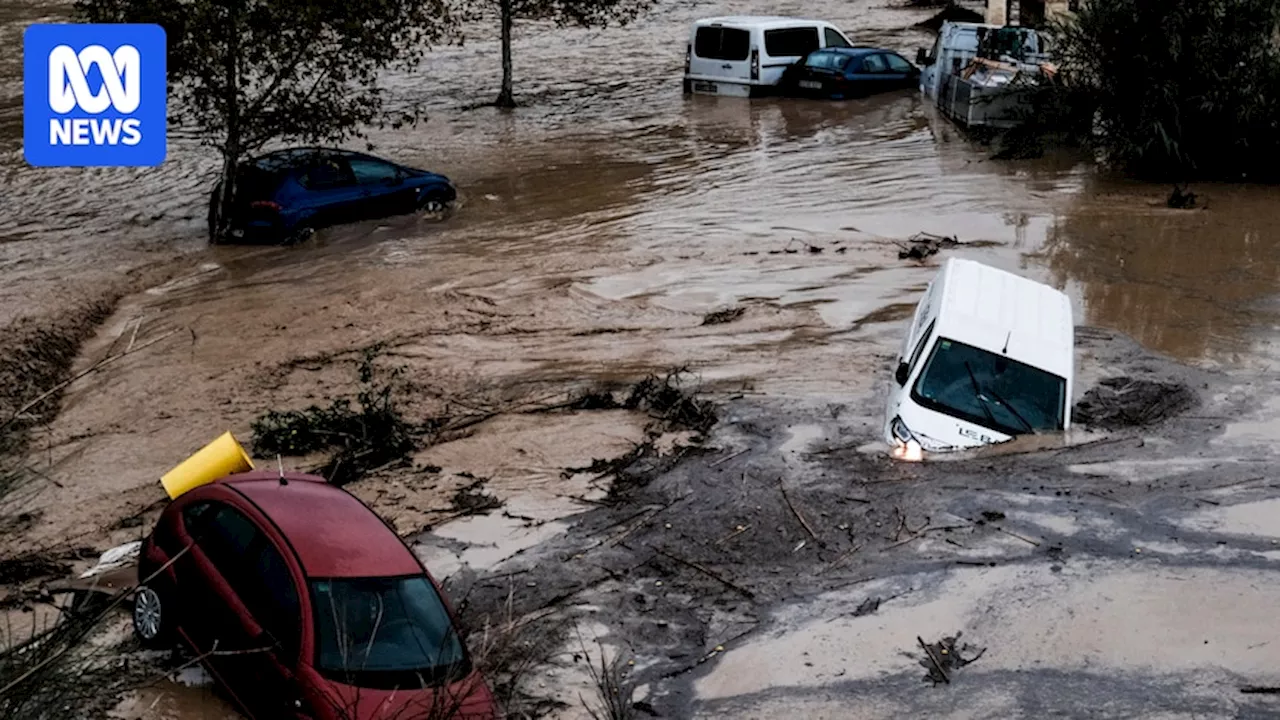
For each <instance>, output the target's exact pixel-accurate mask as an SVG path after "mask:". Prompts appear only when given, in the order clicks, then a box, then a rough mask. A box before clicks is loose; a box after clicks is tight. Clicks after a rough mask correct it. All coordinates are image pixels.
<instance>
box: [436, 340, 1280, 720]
mask: <svg viewBox="0 0 1280 720" xmlns="http://www.w3.org/2000/svg"><path fill="white" fill-rule="evenodd" d="M1080 343H1081V346H1082V349H1083V350H1084V351H1085V352H1086V353H1088V354H1089V355H1090V356H1091V357H1092V358H1093V360H1092V362H1091V363H1090V367H1088V368H1087V373H1086V374H1087V375H1091V376H1094V377H1096V376H1098V375H1101V374H1107V375H1117V374H1121V373H1124V374H1127V375H1130V376H1138V377H1148V378H1150V377H1166V378H1167V377H1175V378H1178V379H1179V380H1180V381H1181V382H1183V383H1184V384H1185V385H1186V386H1188V387H1194V388H1196V395H1197V397H1198V398H1199V399H1200V401H1201V402H1202V403H1203V406H1202V407H1201V409H1200V410H1198V411H1197V414H1196V415H1189V414H1186V415H1176V416H1173V417H1170V418H1167V419H1165V420H1164V421H1162V422H1159V423H1156V424H1151V425H1146V426H1143V427H1141V428H1130V429H1126V430H1118V431H1116V432H1115V433H1114V434H1112V435H1109V436H1106V437H1101V438H1098V437H1094V438H1091V439H1088V440H1080V439H1078V440H1077V441H1076V444H1074V445H1072V444H1065V445H1059V446H1058V447H1057V448H1054V449H1051V450H1039V451H1036V452H1017V449H1016V448H1008V449H1004V450H1003V451H1002V452H1003V454H1001V452H990V453H987V454H985V455H983V456H981V457H975V458H972V459H960V460H953V461H950V462H937V463H924V464H905V465H904V464H895V463H893V462H891V461H890V460H888V459H887V457H886V456H885V455H884V453H883V451H882V449H879V448H878V442H876V438H877V437H878V430H879V428H878V420H879V419H878V417H877V415H878V412H879V409H880V408H879V407H878V402H877V400H878V398H874V397H873V396H871V395H861V396H858V397H857V398H856V399H852V401H851V402H847V403H841V404H840V405H838V406H837V405H833V404H827V405H814V404H803V405H796V404H789V403H780V402H778V401H776V400H770V399H764V398H742V399H739V400H734V401H730V402H728V403H727V405H726V406H725V408H724V410H723V414H724V417H725V421H724V423H723V424H722V425H721V426H720V427H719V428H718V430H717V431H716V432H715V433H713V435H712V438H711V440H710V442H711V443H712V445H713V446H716V447H718V448H719V450H718V451H715V452H710V453H708V454H706V455H702V456H693V457H690V458H687V459H686V460H685V462H683V463H682V464H680V465H679V466H677V467H675V468H674V469H672V470H670V471H667V472H662V473H659V474H658V475H657V476H656V477H653V478H652V480H651V482H649V483H648V484H646V485H644V486H643V487H638V488H636V489H635V490H634V491H633V493H632V494H631V495H630V496H629V497H628V502H627V503H626V504H624V505H622V506H619V507H613V508H600V509H595V510H592V511H590V512H588V513H586V514H584V515H580V516H578V517H576V518H573V519H572V520H571V524H572V526H571V527H570V528H569V529H568V530H567V531H566V532H563V533H560V534H557V535H556V536H554V537H553V538H550V539H548V540H546V541H544V542H542V543H540V544H538V545H536V546H535V547H532V548H529V549H527V550H524V551H523V552H521V553H520V554H519V555H518V556H515V557H513V558H512V559H511V560H509V561H507V562H504V563H501V564H499V565H498V566H496V567H493V568H491V569H488V570H487V572H481V573H479V575H478V576H477V575H475V574H472V573H466V572H461V573H458V574H456V575H455V576H454V577H452V578H451V579H450V581H449V582H450V588H451V592H453V593H455V594H458V595H462V596H464V597H466V598H467V599H468V604H469V612H472V613H482V610H483V609H484V608H492V607H494V603H498V602H500V601H502V600H503V599H504V598H505V597H506V594H507V593H508V592H509V590H510V588H511V587H513V586H516V587H518V593H517V595H516V598H517V603H518V607H519V609H520V610H521V611H523V612H530V613H535V614H539V613H542V612H545V611H547V610H548V609H551V610H553V611H554V612H553V614H552V615H551V616H550V618H549V619H548V620H547V621H548V622H550V623H552V624H554V625H556V626H558V627H562V628H563V627H570V628H571V627H573V625H574V624H575V623H578V624H582V625H584V626H590V627H597V626H604V630H603V632H602V635H603V636H604V638H605V641H606V642H607V643H610V644H611V645H612V646H614V647H617V648H620V649H622V650H623V651H625V652H627V653H629V654H630V655H631V656H634V658H635V666H634V667H635V668H636V669H635V670H634V680H635V681H636V682H637V683H639V684H640V685H641V686H642V687H643V688H644V691H645V694H644V697H645V700H646V702H649V703H651V704H652V705H653V706H654V707H655V708H656V709H657V710H658V711H659V712H660V713H661V714H662V715H665V716H673V717H689V716H699V717H720V716H724V715H726V714H732V715H743V716H746V717H765V716H767V715H768V714H769V713H770V712H773V711H777V712H787V713H804V714H806V715H807V714H808V713H811V712H812V713H818V714H819V715H821V714H822V713H824V712H832V711H834V710H833V709H834V708H835V707H837V705H839V706H841V707H844V708H845V710H843V711H841V713H838V714H840V715H848V713H850V712H853V713H854V715H853V716H856V717H881V716H884V717H889V716H894V714H895V713H896V715H898V716H900V715H901V714H903V713H905V714H908V715H912V716H915V715H921V714H936V713H938V712H942V713H943V714H944V715H946V716H950V715H948V714H947V713H948V712H949V711H947V710H944V709H943V706H946V707H953V704H954V703H960V704H961V705H962V706H964V707H967V708H970V709H971V710H972V711H973V712H977V713H978V714H979V715H980V716H992V715H1002V716H1022V715H1025V714H1029V713H1033V712H1055V711H1057V712H1062V711H1069V710H1070V708H1073V707H1076V706H1077V705H1078V703H1079V702H1082V701H1083V700H1084V698H1085V697H1086V696H1089V695H1090V693H1091V692H1095V691H1092V690H1090V688H1094V687H1099V688H1101V689H1100V690H1097V691H1096V692H1097V693H1100V695H1096V696H1094V704H1095V706H1097V704H1098V703H1099V702H1101V703H1104V706H1105V707H1106V708H1107V710H1106V711H1105V712H1104V716H1106V717H1129V716H1133V715H1134V714H1135V713H1137V714H1142V713H1149V712H1153V711H1164V712H1171V713H1175V716H1177V715H1176V713H1178V712H1182V711H1183V710H1184V709H1185V708H1187V707H1192V708H1199V710H1198V711H1200V712H1211V713H1212V714H1233V715H1238V716H1244V717H1252V716H1255V715H1257V716H1261V714H1262V713H1264V712H1266V708H1268V707H1270V706H1269V705H1267V704H1266V703H1267V702H1268V701H1266V700H1259V699H1258V698H1256V697H1250V696H1246V695H1242V694H1241V693H1240V692H1239V690H1238V686H1239V685H1240V684H1241V683H1245V682H1248V683H1255V684H1257V683H1264V684H1265V683H1266V682H1269V681H1274V677H1273V672H1272V668H1273V667H1274V662H1275V661H1276V659H1277V658H1276V656H1275V650H1274V649H1270V647H1269V645H1267V644H1266V643H1265V641H1264V640H1259V639H1257V638H1256V637H1255V632H1254V630H1255V629H1256V628H1257V627H1261V626H1264V625H1265V624H1266V620H1265V613H1266V611H1265V608H1267V607H1269V606H1270V604H1271V603H1272V602H1274V601H1275V600H1276V598H1277V593H1280V574H1277V571H1278V570H1280V566H1276V565H1275V562H1276V560H1277V558H1278V557H1280V556H1277V554H1276V550H1275V544H1274V538H1275V534H1274V532H1273V530H1274V529H1273V528H1272V529H1270V530H1269V529H1265V528H1264V527H1262V526H1258V525H1257V524H1256V523H1257V519H1258V518H1261V517H1263V515H1262V514H1261V513H1264V512H1266V511H1265V508H1267V507H1270V506H1271V503H1274V502H1275V498H1276V497H1277V495H1276V491H1275V489H1274V488H1272V487H1271V486H1270V484H1269V483H1268V482H1267V481H1266V478H1267V477H1270V476H1271V475H1272V474H1273V473H1274V472H1275V470H1276V469H1277V464H1278V463H1280V458H1277V456H1276V455H1275V453H1274V451H1273V450H1272V451H1267V452H1265V453H1262V454H1250V455H1248V456H1245V457H1242V456H1241V451H1242V449H1243V448H1242V446H1240V445H1237V444H1233V443H1229V442H1227V443H1224V444H1220V445H1218V446H1216V447H1214V448H1213V449H1201V445H1202V443H1200V442H1191V443H1190V444H1189V441H1191V440H1193V439H1202V438H1205V437H1214V436H1221V435H1223V434H1224V430H1226V428H1225V427H1224V426H1223V423H1222V422H1221V421H1220V420H1211V419H1206V418H1207V417H1209V416H1212V417H1215V418H1220V417H1243V416H1246V415H1249V414H1252V413H1255V412H1258V411H1259V410H1262V409H1263V408H1262V407H1261V403H1259V402H1258V401H1257V399H1255V398H1252V397H1250V396H1249V394H1248V393H1246V392H1242V386H1241V385H1240V384H1239V382H1238V378H1235V377H1232V376H1230V375H1225V374H1213V373H1206V372H1203V371H1197V370H1192V369H1189V368H1186V367H1182V366H1178V365H1176V364H1173V363H1170V362H1168V361H1167V360H1162V359H1160V358H1158V357H1153V356H1150V355H1148V354H1146V353H1145V352H1143V351H1141V350H1140V349H1139V348H1138V347H1137V346H1136V345H1135V344H1133V343H1132V342H1131V341H1129V340H1127V339H1125V338H1123V337H1120V336H1116V335H1114V334H1111V333H1104V332H1097V331H1090V332H1088V333H1085V334H1084V335H1082V337H1081V338H1080ZM1272 385H1274V381H1272ZM1082 392H1084V389H1082ZM1199 413H1204V415H1201V414H1199ZM868 444H870V445H873V446H875V447H874V448H872V449H864V448H863V447H862V446H864V445H868ZM1228 507H1230V508H1231V509H1230V510H1227V508H1228ZM424 542H428V543H430V542H436V541H433V540H430V539H425V540H424ZM1273 576H1274V577H1273ZM1229 598H1235V599H1229ZM957 632H963V638H964V639H965V640H966V641H968V642H971V643H974V644H975V645H974V647H985V648H987V649H986V651H985V652H984V654H983V655H982V657H981V658H980V659H979V660H978V661H976V662H974V663H973V664H972V665H971V666H970V667H966V668H964V670H963V671H962V672H960V673H957V674H956V677H955V679H954V682H953V683H951V684H950V685H944V686H941V687H939V689H938V690H936V691H934V692H926V691H925V689H924V688H921V687H920V685H921V680H922V678H923V677H924V675H925V670H924V669H923V668H922V667H921V666H920V664H919V661H920V660H921V658H922V657H923V655H922V653H921V651H920V649H919V647H918V645H917V642H916V636H917V635H923V636H924V637H925V638H928V639H937V638H941V637H946V636H952V637H954V636H955V634H956V633H957ZM1260 643H1261V644H1260ZM568 645H569V643H567V642H566V646H568ZM966 657H972V654H968V655H966ZM549 667H550V668H552V669H549V670H548V671H547V672H549V673H562V672H569V673H571V674H572V673H573V672H575V671H574V670H573V668H574V667H575V666H574V663H573V661H572V660H571V659H569V658H567V657H565V656H557V657H555V658H550V659H549ZM581 671H582V668H581V667H578V669H577V671H576V672H579V673H580V672H581ZM1099 673H1103V674H1105V675H1106V676H1107V677H1108V678H1109V679H1107V680H1106V681H1105V682H1101V684H1099V682H1098V681H1099V679H1100V675H1099ZM1192 677H1195V678H1200V679H1199V680H1197V681H1195V682H1187V680H1188V679H1189V678H1192ZM1154 686H1159V687H1165V688H1168V691H1167V692H1165V693H1162V694H1160V695H1159V696H1153V695H1152V694H1151V693H1150V692H1149V689H1150V688H1151V687H1154ZM1175 687H1176V688H1177V689H1176V690H1175V689H1174V688H1175ZM944 689H945V690H946V693H947V695H946V697H945V698H944V697H943V696H942V695H939V694H938V693H940V692H943V690H944ZM815 690H816V691H819V692H817V693H815ZM817 697H822V698H826V700H823V701H821V702H818V701H816V700H815V698H817ZM815 703H816V704H815ZM770 708H772V710H770ZM886 713H888V714H886Z"/></svg>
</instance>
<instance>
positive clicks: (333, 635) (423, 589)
mask: <svg viewBox="0 0 1280 720" xmlns="http://www.w3.org/2000/svg"><path fill="white" fill-rule="evenodd" d="M311 597H312V606H313V607H314V608H315V624H316V668H317V669H318V670H320V672H322V673H324V674H325V675H326V676H329V677H331V678H333V679H335V680H338V681H340V682H348V683H353V684H356V685H359V686H361V687H374V688H405V687H421V686H423V685H439V684H442V683H444V682H446V681H449V680H452V679H455V678H458V677H463V676H465V675H466V674H468V673H469V672H471V668H470V665H469V661H468V659H467V656H466V652H465V650H463V646H462V642H461V640H460V639H459V638H458V634H457V631H456V630H455V629H454V627H453V623H452V621H451V620H450V618H449V613H448V612H447V611H446V610H445V606H444V602H443V601H442V600H441V599H440V595H439V593H437V592H436V589H435V587H434V586H433V585H432V584H431V582H430V581H429V580H427V578H426V577H425V576H422V575H415V576H409V577H390V578H342V579H329V580H316V581H313V582H312V583H311Z"/></svg>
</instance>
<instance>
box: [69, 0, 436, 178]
mask: <svg viewBox="0 0 1280 720" xmlns="http://www.w3.org/2000/svg"><path fill="white" fill-rule="evenodd" d="M76 9H77V11H78V12H79V13H80V14H81V16H82V17H84V18H85V19H87V20H90V21H96V22H130V21H131V22H155V23H159V24H160V25H162V26H164V28H165V31H166V33H167V35H168V43H169V55H168V70H169V79H170V81H171V85H172V87H171V91H170V92H171V96H170V103H169V107H170V113H171V117H174V118H176V119H177V120H179V121H180V122H182V123H184V124H189V125H192V126H194V128H195V129H196V130H197V131H198V132H199V133H200V135H201V136H202V138H204V139H205V140H206V141H208V142H209V143H210V144H212V145H215V146H216V147H218V148H219V149H220V150H222V151H223V152H224V153H229V154H232V155H234V156H236V158H237V159H238V158H239V157H242V156H243V155H244V154H246V153H251V152H254V151H255V150H257V149H259V148H261V147H262V146H263V145H264V144H266V143H268V142H271V141H273V140H300V141H306V142H312V141H314V142H323V141H332V142H340V141H342V140H344V139H346V138H348V137H350V136H351V135H353V134H358V133H359V132H360V128H361V126H363V125H366V124H368V123H373V122H375V121H378V120H380V119H381V118H382V117H383V100H384V95H383V89H382V88H381V87H380V86H379V85H378V83H377V80H378V73H379V71H381V70H382V69H384V68H387V67H391V66H399V67H404V68H410V67H413V66H414V65H416V64H417V63H418V62H419V61H420V60H421V58H422V57H423V55H424V53H425V51H426V50H427V49H428V48H429V46H430V44H431V43H433V42H436V41H438V40H439V39H441V38H442V37H443V36H444V34H445V32H446V31H447V30H448V29H449V28H450V24H451V19H450V16H449V12H448V8H447V7H446V5H445V4H444V3H443V2H442V0H366V1H364V2H359V3H349V2H331V1H330V0H77V1H76Z"/></svg>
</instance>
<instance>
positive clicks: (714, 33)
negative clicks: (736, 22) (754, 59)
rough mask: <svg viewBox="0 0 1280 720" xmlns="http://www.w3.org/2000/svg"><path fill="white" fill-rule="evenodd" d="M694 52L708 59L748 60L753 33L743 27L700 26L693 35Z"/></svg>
mask: <svg viewBox="0 0 1280 720" xmlns="http://www.w3.org/2000/svg"><path fill="white" fill-rule="evenodd" d="M693 54H694V55H697V56H698V57H700V58H706V59H708V60H731V61H734V62H738V61H742V60H746V59H747V55H749V54H751V33H750V32H748V31H746V30H743V29H741V28H726V27H700V28H698V32H697V34H695V35H694V36H693Z"/></svg>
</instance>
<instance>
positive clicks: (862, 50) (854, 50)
mask: <svg viewBox="0 0 1280 720" xmlns="http://www.w3.org/2000/svg"><path fill="white" fill-rule="evenodd" d="M814 52H829V53H835V54H837V55H848V56H849V57H862V56H863V55H870V54H872V53H893V54H894V55H897V52H896V51H894V50H886V49H885V48H877V47H848V48H846V47H834V48H822V49H821V50H814Z"/></svg>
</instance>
